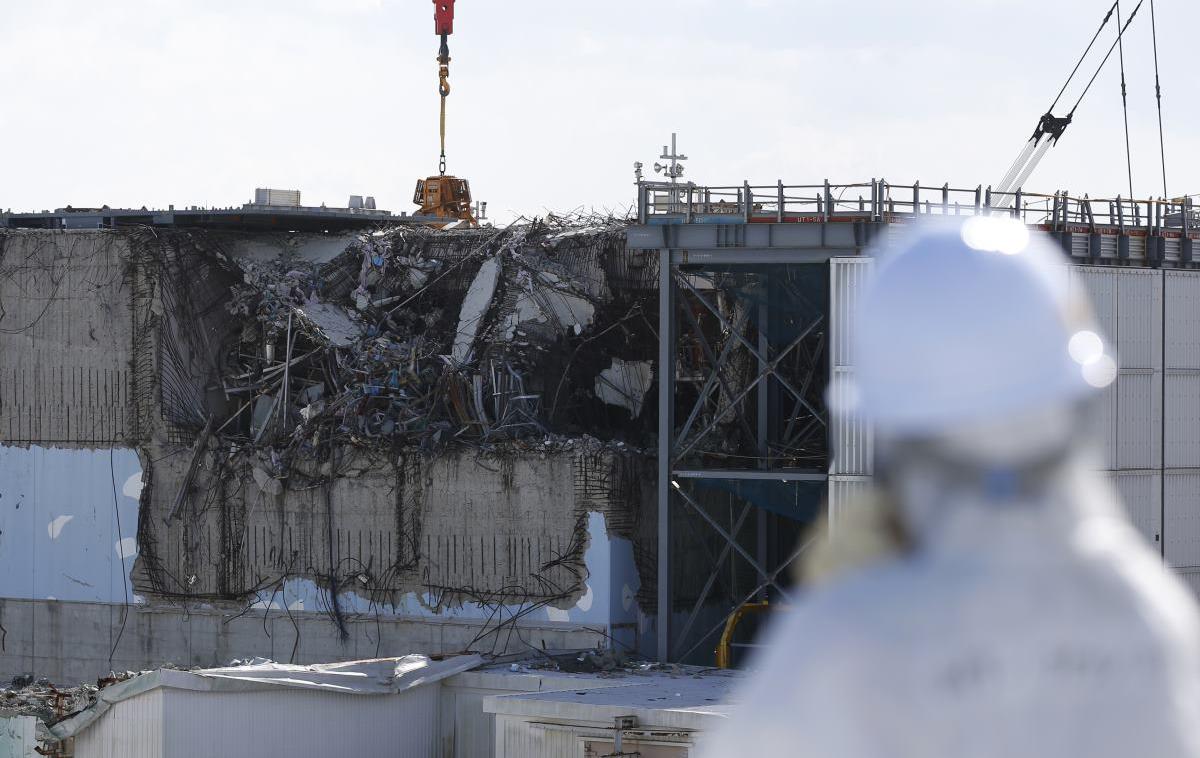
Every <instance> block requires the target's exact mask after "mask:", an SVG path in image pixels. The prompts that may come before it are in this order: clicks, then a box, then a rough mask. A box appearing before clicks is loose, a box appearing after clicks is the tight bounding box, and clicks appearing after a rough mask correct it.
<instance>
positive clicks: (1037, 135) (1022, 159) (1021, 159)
mask: <svg viewBox="0 0 1200 758" xmlns="http://www.w3.org/2000/svg"><path fill="white" fill-rule="evenodd" d="M1119 2H1120V0H1114V1H1113V4H1112V5H1111V6H1109V9H1108V13H1105V14H1104V18H1103V19H1102V20H1101V21H1100V26H1098V27H1096V33H1095V34H1093V35H1092V39H1091V40H1090V41H1089V42H1088V44H1087V47H1086V48H1084V50H1083V54H1082V55H1080V56H1079V60H1077V61H1075V67H1074V68H1073V69H1071V73H1070V74H1068V75H1067V80H1066V81H1065V82H1063V86H1062V88H1061V89H1059V91H1058V94H1057V95H1056V96H1055V97H1054V102H1052V103H1050V107H1049V108H1047V109H1046V113H1047V115H1048V114H1049V113H1050V112H1051V111H1053V110H1054V106H1056V105H1058V101H1059V100H1061V99H1062V96H1063V93H1065V92H1066V91H1067V87H1069V86H1071V81H1072V80H1073V79H1074V78H1075V74H1077V73H1079V67H1080V66H1082V65H1083V62H1084V60H1086V59H1087V56H1088V53H1090V52H1091V51H1092V47H1094V46H1095V44H1096V40H1097V39H1099V38H1100V33H1101V32H1102V31H1104V27H1105V26H1108V22H1109V20H1110V19H1111V18H1112V15H1113V11H1114V10H1116V9H1117V5H1118V3H1119ZM1120 24H1121V21H1120V19H1119V18H1118V19H1117V25H1118V26H1120ZM1101 65H1103V64H1101ZM1041 138H1042V131H1041V129H1040V123H1039V129H1037V130H1035V131H1034V134H1033V136H1032V137H1031V138H1030V139H1029V142H1027V143H1026V145H1025V147H1024V149H1022V150H1021V153H1020V154H1019V155H1018V156H1017V158H1016V160H1014V161H1013V162H1012V164H1011V165H1010V166H1009V167H1008V171H1006V172H1005V173H1004V178H1003V179H1001V180H1000V182H999V183H998V184H997V185H996V187H997V189H998V190H1000V191H1001V192H1006V191H1008V189H1009V186H1010V185H1011V184H1012V183H1013V181H1014V180H1015V179H1016V178H1017V177H1018V176H1019V175H1020V174H1021V172H1022V169H1024V168H1025V167H1026V166H1027V165H1028V164H1029V159H1030V157H1031V156H1032V155H1033V151H1034V149H1035V148H1037V146H1038V143H1039V142H1040V141H1041ZM1041 153H1042V154H1044V153H1045V150H1043V151H1041ZM1039 157H1040V156H1039Z"/></svg>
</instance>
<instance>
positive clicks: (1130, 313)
mask: <svg viewBox="0 0 1200 758" xmlns="http://www.w3.org/2000/svg"><path fill="white" fill-rule="evenodd" d="M1109 270H1110V271H1113V272H1114V275H1115V277H1116V284H1117V311H1116V317H1117V328H1116V333H1115V334H1114V333H1112V332H1109V333H1108V336H1109V338H1110V339H1114V340H1116V348H1117V365H1119V366H1120V367H1121V368H1153V369H1157V368H1162V317H1163V300H1162V297H1163V285H1162V276H1161V275H1160V273H1159V272H1158V271H1155V270H1152V269H1136V268H1123V269H1109Z"/></svg>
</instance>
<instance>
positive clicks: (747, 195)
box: [742, 180, 754, 223]
mask: <svg viewBox="0 0 1200 758" xmlns="http://www.w3.org/2000/svg"><path fill="white" fill-rule="evenodd" d="M742 197H743V199H744V200H745V205H744V206H743V207H742V209H743V211H744V218H745V220H746V223H750V216H751V214H752V210H751V205H752V204H753V202H754V197H753V193H752V192H751V191H750V182H749V181H748V180H744V181H742Z"/></svg>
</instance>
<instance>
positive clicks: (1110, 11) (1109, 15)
mask: <svg viewBox="0 0 1200 758" xmlns="http://www.w3.org/2000/svg"><path fill="white" fill-rule="evenodd" d="M1120 4H1121V0H1115V2H1113V4H1112V7H1111V8H1109V9H1108V13H1105V14H1104V20H1103V21H1101V22H1100V27H1099V28H1098V29H1096V33H1095V34H1093V35H1092V41H1091V42H1089V43H1088V46H1087V48H1085V49H1084V51H1083V55H1081V56H1079V60H1078V61H1076V62H1075V68H1073V69H1071V73H1070V75H1069V76H1067V80H1066V81H1065V82H1063V86H1062V89H1060V90H1059V91H1058V95H1057V96H1056V97H1055V98H1054V102H1052V103H1050V107H1049V108H1047V109H1046V112H1047V113H1049V112H1050V111H1052V110H1054V106H1056V105H1058V101H1059V100H1060V99H1062V96H1063V93H1064V92H1066V91H1067V87H1068V86H1070V84H1071V80H1072V79H1074V78H1075V74H1076V72H1078V71H1079V67H1080V66H1082V65H1083V60H1084V58H1087V54H1088V53H1090V52H1091V51H1092V45H1095V44H1096V40H1097V39H1098V38H1099V37H1100V32H1102V31H1104V27H1105V26H1107V25H1108V20H1109V19H1110V18H1112V14H1113V11H1114V10H1117V26H1120V25H1121V16H1120V11H1119V9H1118V7H1117V6H1119V5H1120Z"/></svg>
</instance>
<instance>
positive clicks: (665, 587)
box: [655, 248, 675, 662]
mask: <svg viewBox="0 0 1200 758" xmlns="http://www.w3.org/2000/svg"><path fill="white" fill-rule="evenodd" d="M674 411H675V282H674V281H673V279H672V276H671V251H670V249H668V248H663V249H661V250H659V251H658V619H657V620H656V621H655V624H656V627H655V631H656V632H657V634H658V659H659V660H660V661H663V662H666V661H669V660H670V656H671V649H670V646H671V607H672V605H673V603H672V602H671V601H672V598H671V524H670V522H671V455H672V453H673V448H674V447H675V444H674V442H675V440H674V433H675V413H674Z"/></svg>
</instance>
